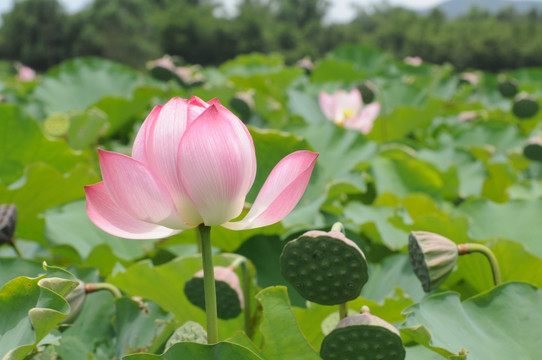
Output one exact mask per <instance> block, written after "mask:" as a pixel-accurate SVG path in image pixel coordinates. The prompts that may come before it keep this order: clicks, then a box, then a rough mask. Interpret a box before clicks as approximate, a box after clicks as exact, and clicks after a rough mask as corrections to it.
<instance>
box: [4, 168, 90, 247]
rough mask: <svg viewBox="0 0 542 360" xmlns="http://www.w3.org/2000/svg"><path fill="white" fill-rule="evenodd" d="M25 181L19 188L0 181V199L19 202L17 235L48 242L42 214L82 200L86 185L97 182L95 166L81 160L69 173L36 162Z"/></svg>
mask: <svg viewBox="0 0 542 360" xmlns="http://www.w3.org/2000/svg"><path fill="white" fill-rule="evenodd" d="M25 175H26V176H25V179H24V180H25V181H24V182H22V183H21V184H20V186H18V187H10V188H9V189H8V188H5V187H3V186H2V185H1V184H0V199H4V200H3V201H5V202H7V203H13V204H16V205H17V211H18V222H17V228H16V230H15V237H16V238H24V239H28V240H33V241H37V242H40V243H42V244H45V238H44V219H43V218H42V216H41V214H42V213H43V212H44V211H46V210H47V209H50V208H52V207H55V206H59V205H61V204H64V203H66V202H70V201H73V200H76V199H81V198H82V197H84V196H85V193H84V186H85V185H88V184H92V183H95V182H98V178H97V176H96V171H95V169H94V167H92V166H90V165H87V164H83V163H79V164H77V165H76V166H75V167H74V168H73V169H72V170H71V171H70V172H69V173H67V174H64V175H63V174H62V173H60V172H59V171H58V170H57V169H55V168H53V167H51V166H49V165H47V164H45V163H36V164H33V165H29V166H28V167H27V168H26V173H25Z"/></svg>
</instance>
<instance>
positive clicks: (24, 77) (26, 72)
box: [17, 65, 36, 82]
mask: <svg viewBox="0 0 542 360" xmlns="http://www.w3.org/2000/svg"><path fill="white" fill-rule="evenodd" d="M35 78H36V71H35V70H34V69H32V68H30V67H28V66H24V65H21V66H20V67H19V68H18V70H17V79H19V80H20V81H23V82H28V81H32V80H34V79H35Z"/></svg>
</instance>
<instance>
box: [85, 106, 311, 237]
mask: <svg viewBox="0 0 542 360" xmlns="http://www.w3.org/2000/svg"><path fill="white" fill-rule="evenodd" d="M99 157H100V167H101V171H102V177H103V181H102V182H99V183H97V184H95V185H91V186H86V187H85V193H86V196H87V213H88V215H89V217H90V219H91V220H92V221H93V222H94V223H95V224H96V225H97V226H98V227H99V228H101V229H102V230H104V231H106V232H108V233H110V234H113V235H116V236H120V237H124V238H129V239H152V238H164V237H167V236H170V235H173V234H177V233H179V232H181V231H182V230H185V229H189V228H193V227H195V226H198V225H200V224H204V225H206V226H216V225H221V226H223V227H226V228H229V229H233V230H241V229H249V228H257V227H261V226H267V225H271V224H274V223H276V222H278V221H280V220H282V219H283V218H284V217H285V216H286V215H288V214H289V213H290V211H292V210H293V208H294V207H295V206H296V204H297V203H298V201H299V200H300V199H301V196H302V195H303V193H304V191H305V189H306V187H307V184H308V182H309V179H310V177H311V174H312V169H313V168H314V164H315V161H316V158H317V157H318V154H316V153H313V152H310V151H304V150H302V151H296V152H294V153H291V154H290V155H288V156H286V157H285V158H283V159H282V160H281V161H280V162H279V163H278V164H277V165H276V166H275V168H274V169H273V170H272V171H271V173H270V174H269V177H268V178H267V180H266V181H265V183H264V185H263V186H262V188H261V190H260V193H259V194H258V196H257V197H256V200H255V201H254V204H253V205H252V207H251V209H250V211H249V212H248V214H247V215H246V216H245V217H244V218H243V219H242V220H240V221H236V222H230V220H231V219H234V218H236V217H237V216H239V215H240V214H241V211H242V210H243V206H244V204H245V198H246V196H247V194H248V192H249V190H250V188H251V187H252V184H253V182H254V178H255V176H256V153H255V149H254V144H253V142H252V137H251V136H250V133H249V132H248V129H247V128H246V126H245V125H244V124H243V123H242V122H241V120H239V118H237V117H236V116H235V115H234V114H233V113H232V112H230V111H229V110H228V109H226V108H225V107H224V106H222V104H220V102H219V101H218V100H217V99H213V100H211V101H209V102H205V101H203V100H201V99H200V98H197V97H193V98H192V99H190V100H185V99H181V98H173V99H171V100H170V101H169V102H168V103H167V104H165V105H164V106H156V107H155V108H154V109H153V111H152V112H151V113H150V114H149V116H148V117H147V119H146V120H145V122H144V123H143V125H142V126H141V128H140V130H139V132H138V134H137V137H136V139H135V142H134V145H133V149H132V156H131V157H129V156H126V155H123V154H119V153H114V152H109V151H105V150H99Z"/></svg>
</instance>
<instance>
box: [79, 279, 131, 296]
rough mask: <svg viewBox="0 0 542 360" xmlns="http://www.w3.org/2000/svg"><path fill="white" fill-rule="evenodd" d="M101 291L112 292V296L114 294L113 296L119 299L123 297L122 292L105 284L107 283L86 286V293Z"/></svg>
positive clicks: (113, 286)
mask: <svg viewBox="0 0 542 360" xmlns="http://www.w3.org/2000/svg"><path fill="white" fill-rule="evenodd" d="M99 290H107V291H109V292H111V294H113V296H114V297H115V298H117V299H118V298H121V297H122V294H121V292H120V290H119V289H118V288H117V287H116V286H115V285H112V284H109V283H105V282H102V283H88V284H85V292H86V293H92V292H95V291H99Z"/></svg>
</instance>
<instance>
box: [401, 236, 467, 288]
mask: <svg viewBox="0 0 542 360" xmlns="http://www.w3.org/2000/svg"><path fill="white" fill-rule="evenodd" d="M408 254H409V255H410V262H411V263H412V267H413V268H414V273H415V274H416V276H417V277H418V279H420V282H421V283H422V286H423V290H424V291H425V292H429V291H431V290H434V289H436V288H437V287H438V286H439V285H440V284H442V283H443V282H444V280H446V278H447V277H448V275H450V273H451V272H452V270H453V268H454V266H455V264H456V262H457V257H458V256H459V254H458V250H457V245H456V244H455V243H454V242H453V241H452V240H450V239H448V238H445V237H444V236H441V235H438V234H435V233H431V232H428V231H413V232H411V233H410V235H409V237H408Z"/></svg>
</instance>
